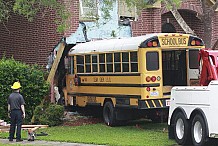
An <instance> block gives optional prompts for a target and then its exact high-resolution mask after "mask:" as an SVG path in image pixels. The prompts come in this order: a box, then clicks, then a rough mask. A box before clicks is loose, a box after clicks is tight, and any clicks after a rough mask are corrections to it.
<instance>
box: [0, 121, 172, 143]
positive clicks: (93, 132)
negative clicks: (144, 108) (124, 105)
mask: <svg viewBox="0 0 218 146" xmlns="http://www.w3.org/2000/svg"><path fill="white" fill-rule="evenodd" d="M163 129H167V123H161V124H154V123H151V122H150V121H144V120H142V121H134V122H131V123H129V124H128V125H126V126H119V127H108V126H106V125H105V124H103V123H98V124H91V125H83V126H77V127H70V126H56V127H49V128H46V129H40V130H37V133H40V132H41V131H43V132H46V133H48V136H38V137H37V138H36V140H46V141H63V142H75V143H87V144H100V145H109V146H172V145H175V144H176V142H175V141H173V140H169V139H168V133H167V131H166V130H163ZM7 136H8V133H0V137H1V138H6V137H7ZM25 136H27V134H26V133H23V134H22V137H23V138H24V139H25V138H26V137H25Z"/></svg>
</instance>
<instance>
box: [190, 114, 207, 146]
mask: <svg viewBox="0 0 218 146" xmlns="http://www.w3.org/2000/svg"><path fill="white" fill-rule="evenodd" d="M191 137H192V142H193V145H195V146H203V145H204V144H205V143H206V142H207V140H208V138H207V135H206V125H205V121H204V119H203V117H202V116H201V115H199V114H197V115H196V116H195V117H194V118H193V120H192V127H191Z"/></svg>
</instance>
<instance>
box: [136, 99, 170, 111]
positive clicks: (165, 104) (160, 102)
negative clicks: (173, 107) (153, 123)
mask: <svg viewBox="0 0 218 146" xmlns="http://www.w3.org/2000/svg"><path fill="white" fill-rule="evenodd" d="M152 108H169V98H165V99H149V100H139V101H138V109H152Z"/></svg>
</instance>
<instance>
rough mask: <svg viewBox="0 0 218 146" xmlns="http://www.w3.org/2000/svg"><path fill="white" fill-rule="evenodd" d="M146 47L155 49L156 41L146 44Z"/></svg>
mask: <svg viewBox="0 0 218 146" xmlns="http://www.w3.org/2000/svg"><path fill="white" fill-rule="evenodd" d="M147 46H148V47H157V41H151V42H148V43H147Z"/></svg>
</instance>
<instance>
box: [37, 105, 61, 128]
mask: <svg viewBox="0 0 218 146" xmlns="http://www.w3.org/2000/svg"><path fill="white" fill-rule="evenodd" d="M63 116H64V107H63V106H61V105H56V104H49V105H48V106H45V105H44V106H42V105H39V106H37V107H36V108H35V111H34V118H35V119H34V120H35V122H36V124H45V125H49V126H57V125H60V124H62V122H63Z"/></svg>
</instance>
